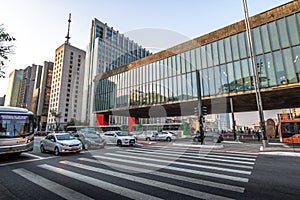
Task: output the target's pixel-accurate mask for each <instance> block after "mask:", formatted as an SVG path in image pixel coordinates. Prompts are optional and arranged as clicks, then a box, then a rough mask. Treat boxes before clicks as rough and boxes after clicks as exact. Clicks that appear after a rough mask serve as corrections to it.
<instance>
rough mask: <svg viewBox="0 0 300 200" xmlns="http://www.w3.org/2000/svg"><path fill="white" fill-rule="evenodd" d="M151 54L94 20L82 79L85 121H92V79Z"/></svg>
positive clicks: (104, 24)
mask: <svg viewBox="0 0 300 200" xmlns="http://www.w3.org/2000/svg"><path fill="white" fill-rule="evenodd" d="M150 54H151V53H150V52H149V51H148V50H146V49H145V48H143V47H141V46H140V45H138V44H137V43H136V42H134V41H133V40H130V39H129V38H128V37H126V36H125V35H123V34H121V33H119V31H116V30H114V29H113V27H109V26H108V25H107V24H106V23H103V22H101V21H99V20H98V19H94V20H93V21H92V27H91V32H90V43H89V46H88V51H87V56H86V69H87V70H86V75H85V76H86V78H85V89H86V90H85V91H84V92H85V94H86V95H84V96H86V99H85V100H84V105H86V107H85V108H84V110H85V111H86V113H84V114H86V120H87V121H88V122H90V124H91V125H93V124H94V123H95V117H94V114H93V111H94V96H95V95H94V90H95V89H96V88H95V86H94V78H95V76H96V75H101V74H103V73H105V72H108V71H111V70H114V69H117V68H119V67H121V66H124V65H126V64H129V63H130V62H132V61H135V60H139V59H141V58H143V57H146V56H148V55H150Z"/></svg>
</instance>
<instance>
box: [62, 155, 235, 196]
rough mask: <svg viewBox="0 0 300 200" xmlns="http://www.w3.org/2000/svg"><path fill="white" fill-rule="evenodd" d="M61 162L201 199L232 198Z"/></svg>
mask: <svg viewBox="0 0 300 200" xmlns="http://www.w3.org/2000/svg"><path fill="white" fill-rule="evenodd" d="M59 163H62V164H66V165H69V166H72V167H77V168H80V169H84V170H90V171H93V172H97V173H101V174H106V175H110V176H114V177H118V178H122V179H126V180H129V181H134V182H135V183H142V184H144V185H149V186H152V187H158V188H160V189H163V190H169V191H172V192H177V193H180V194H183V195H187V196H192V197H196V198H199V197H201V199H220V200H221V199H230V198H226V197H224V196H219V195H214V194H209V193H206V192H201V191H196V190H192V189H189V188H184V187H180V186H176V185H172V184H168V183H164V182H160V181H155V180H151V179H147V178H141V177H137V176H133V175H129V174H125V173H120V172H115V171H111V170H106V169H101V168H97V167H92V166H89V165H83V164H79V163H75V162H70V161H60V162H59Z"/></svg>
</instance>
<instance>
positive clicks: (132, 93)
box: [94, 1, 300, 117]
mask: <svg viewBox="0 0 300 200" xmlns="http://www.w3.org/2000/svg"><path fill="white" fill-rule="evenodd" d="M250 26H251V30H252V37H253V42H254V51H255V59H256V66H254V67H257V69H258V74H259V80H260V86H261V88H262V90H263V89H264V88H265V89H269V88H273V87H278V86H281V85H293V84H294V85H296V86H299V81H300V74H299V73H300V40H299V32H300V3H299V1H292V2H289V3H287V4H284V5H282V6H279V7H276V8H274V9H271V10H268V11H266V12H263V13H261V14H258V15H255V16H253V17H251V18H250ZM196 70H199V71H200V76H201V78H200V85H201V96H202V98H203V99H206V98H217V97H220V96H231V95H236V94H240V93H242V94H244V93H252V94H254V73H253V67H252V65H251V58H250V54H249V47H248V40H247V33H246V30H245V22H244V20H242V21H240V22H237V23H235V24H232V25H229V26H226V27H224V28H222V29H219V30H217V31H214V32H211V33H209V34H206V35H203V36H200V37H198V38H196V39H194V40H191V41H188V42H185V43H183V44H180V45H177V46H175V47H172V48H170V49H167V50H164V51H162V52H159V53H156V54H153V55H150V56H148V57H146V58H142V59H140V60H138V61H134V62H131V63H130V64H128V65H125V66H123V67H121V68H119V69H118V70H113V71H110V72H109V73H104V74H102V75H101V76H98V77H96V79H95V101H94V112H96V113H99V114H105V115H108V114H111V113H112V112H113V111H114V110H122V109H124V110H126V109H127V110H128V109H129V110H130V112H128V113H130V115H131V116H135V117H144V116H142V115H139V113H134V112H132V111H133V110H134V109H135V108H141V107H147V106H148V107H151V106H154V105H170V104H172V103H178V102H189V101H191V102H192V101H194V102H195V101H197V80H196ZM171 114H172V113H170V115H171ZM173 114H178V113H173ZM179 114H180V113H179ZM168 115H169V114H168Z"/></svg>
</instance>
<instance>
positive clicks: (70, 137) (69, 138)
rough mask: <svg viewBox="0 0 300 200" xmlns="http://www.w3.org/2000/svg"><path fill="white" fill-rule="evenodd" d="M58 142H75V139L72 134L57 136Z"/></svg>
mask: <svg viewBox="0 0 300 200" xmlns="http://www.w3.org/2000/svg"><path fill="white" fill-rule="evenodd" d="M56 139H57V140H73V139H74V137H73V136H72V135H70V134H62V135H56Z"/></svg>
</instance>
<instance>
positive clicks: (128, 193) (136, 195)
mask: <svg viewBox="0 0 300 200" xmlns="http://www.w3.org/2000/svg"><path fill="white" fill-rule="evenodd" d="M39 167H41V168H43V169H47V170H50V171H53V172H56V173H58V174H61V175H64V176H67V177H70V178H73V179H76V180H79V181H82V182H85V183H87V184H90V185H93V186H96V187H99V188H102V189H104V190H107V191H110V192H113V193H116V194H119V195H122V196H124V197H127V198H130V199H151V200H152V199H153V200H161V199H160V198H158V197H154V196H151V195H148V194H144V193H141V192H137V191H135V190H131V189H128V188H125V187H121V186H118V185H115V184H111V183H108V182H105V181H101V180H99V179H95V178H92V177H89V176H85V175H81V174H78V173H75V172H71V171H68V170H65V169H62V168H58V167H53V166H51V165H47V164H43V165H39Z"/></svg>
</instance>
